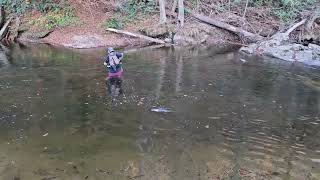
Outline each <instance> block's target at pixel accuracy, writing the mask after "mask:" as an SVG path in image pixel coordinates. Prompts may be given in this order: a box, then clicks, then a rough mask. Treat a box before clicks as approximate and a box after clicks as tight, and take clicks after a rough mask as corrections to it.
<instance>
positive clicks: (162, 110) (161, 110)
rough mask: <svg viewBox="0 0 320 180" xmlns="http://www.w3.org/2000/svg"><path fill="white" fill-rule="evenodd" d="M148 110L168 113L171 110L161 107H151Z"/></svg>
mask: <svg viewBox="0 0 320 180" xmlns="http://www.w3.org/2000/svg"><path fill="white" fill-rule="evenodd" d="M150 111H151V112H157V113H170V112H173V111H172V110H171V109H168V108H163V107H159V108H152V109H151V110H150Z"/></svg>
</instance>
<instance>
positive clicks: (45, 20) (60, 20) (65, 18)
mask: <svg viewBox="0 0 320 180" xmlns="http://www.w3.org/2000/svg"><path fill="white" fill-rule="evenodd" d="M78 21H79V20H78V18H77V17H76V16H74V15H73V14H69V12H62V13H61V12H58V13H55V12H49V13H46V14H44V15H42V16H41V17H39V18H37V19H35V20H33V21H32V24H33V25H35V26H38V27H45V28H46V29H52V28H55V27H61V26H69V25H75V24H77V23H78Z"/></svg>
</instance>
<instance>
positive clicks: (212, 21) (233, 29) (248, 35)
mask: <svg viewBox="0 0 320 180" xmlns="http://www.w3.org/2000/svg"><path fill="white" fill-rule="evenodd" d="M191 15H192V16H193V17H194V18H196V19H198V20H200V21H203V22H205V23H208V24H210V25H213V26H216V27H219V28H222V29H225V30H228V31H230V32H232V33H235V34H237V35H238V36H239V37H240V38H245V40H247V42H249V43H253V42H257V41H260V40H263V37H262V36H260V35H258V34H253V33H251V32H248V31H245V30H243V29H241V28H238V27H235V26H232V25H230V24H227V23H224V22H221V21H218V20H216V19H213V18H210V17H207V16H204V15H201V14H197V13H191Z"/></svg>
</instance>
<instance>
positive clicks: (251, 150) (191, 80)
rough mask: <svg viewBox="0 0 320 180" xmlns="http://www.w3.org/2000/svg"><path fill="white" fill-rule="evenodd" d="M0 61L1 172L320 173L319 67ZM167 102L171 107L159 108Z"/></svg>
mask: <svg viewBox="0 0 320 180" xmlns="http://www.w3.org/2000/svg"><path fill="white" fill-rule="evenodd" d="M103 55H104V50H103V49H97V50H71V49H63V48H57V47H51V46H48V45H30V46H25V45H18V44H15V45H12V46H11V47H9V48H8V49H7V52H6V54H4V53H1V57H0V93H1V94H0V179H1V180H11V179H14V180H49V179H50V180H51V179H52V180H53V179H54V180H78V179H79V180H80V179H81V180H82V179H88V180H105V179H116V180H118V179H119V180H120V179H142V180H171V179H176V180H189V179H190V180H198V179H201V180H202V179H208V180H209V179H210V180H211V179H320V131H319V127H320V125H319V123H320V114H319V112H320V70H319V69H317V68H313V67H305V66H303V65H299V64H290V63H287V62H282V61H277V60H272V59H260V58H259V57H257V58H253V59H247V58H245V57H243V56H242V55H240V54H238V53H237V52H236V51H232V50H225V49H220V48H175V49H173V48H161V49H153V50H141V51H135V52H130V53H127V54H126V57H125V59H124V69H125V73H124V78H123V81H122V84H121V89H122V91H123V93H120V94H116V95H115V94H110V93H109V91H108V88H107V86H106V84H105V78H106V70H105V69H104V66H103V64H102V61H101V57H102V56H103ZM153 108H165V109H168V110H170V111H171V112H167V113H161V112H152V111H151V109H153Z"/></svg>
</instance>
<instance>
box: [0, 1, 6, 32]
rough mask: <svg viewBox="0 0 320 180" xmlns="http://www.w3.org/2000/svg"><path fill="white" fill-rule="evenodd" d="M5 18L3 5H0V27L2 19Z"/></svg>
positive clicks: (2, 22)
mask: <svg viewBox="0 0 320 180" xmlns="http://www.w3.org/2000/svg"><path fill="white" fill-rule="evenodd" d="M5 20H6V17H5V12H4V7H3V6H0V28H1V27H2V26H3V24H4V21H5Z"/></svg>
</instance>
